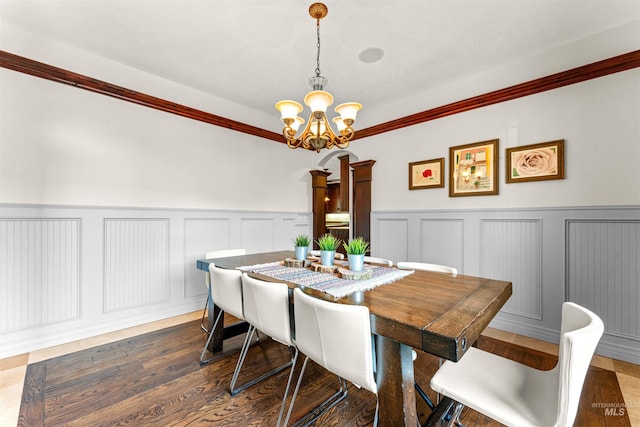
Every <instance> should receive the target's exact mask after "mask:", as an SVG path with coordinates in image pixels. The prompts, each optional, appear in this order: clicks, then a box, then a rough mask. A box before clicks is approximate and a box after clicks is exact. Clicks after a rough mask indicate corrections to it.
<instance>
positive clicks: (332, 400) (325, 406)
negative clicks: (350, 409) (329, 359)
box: [284, 357, 348, 427]
mask: <svg viewBox="0 0 640 427" xmlns="http://www.w3.org/2000/svg"><path fill="white" fill-rule="evenodd" d="M308 362H309V357H305V359H304V363H303V364H302V368H301V369H300V374H299V376H298V382H297V384H296V388H295V390H294V391H293V395H292V396H291V403H289V410H288V411H287V417H286V418H285V420H284V426H285V427H286V426H287V424H288V423H289V418H290V417H291V411H292V410H293V405H294V403H295V401H296V397H297V396H298V391H299V390H300V383H301V382H302V377H303V376H304V371H305V369H306V368H307V363H308ZM338 382H339V383H340V388H339V389H338V391H336V392H335V393H334V394H332V395H331V396H329V397H328V398H327V399H326V400H325V401H324V402H322V403H321V404H319V405H318V406H316V407H315V408H313V409H312V410H311V411H309V412H307V413H306V414H305V415H304V416H303V417H302V418H300V419H299V420H298V421H296V422H295V423H294V424H293V425H292V427H300V426H304V427H308V426H310V425H311V424H313V423H314V422H315V421H316V420H317V419H318V418H320V416H322V415H323V414H324V413H325V412H327V411H328V410H330V409H331V408H333V407H334V406H336V405H337V404H338V403H339V402H341V401H342V400H344V399H345V398H346V397H347V394H348V390H347V382H346V381H345V380H344V379H343V378H340V377H338Z"/></svg>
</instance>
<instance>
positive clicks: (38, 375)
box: [18, 322, 630, 427]
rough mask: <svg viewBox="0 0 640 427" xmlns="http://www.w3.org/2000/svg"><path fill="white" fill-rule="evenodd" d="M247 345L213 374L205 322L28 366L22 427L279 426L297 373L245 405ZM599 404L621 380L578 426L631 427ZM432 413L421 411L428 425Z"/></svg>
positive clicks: (310, 377)
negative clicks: (241, 356) (233, 390)
mask: <svg viewBox="0 0 640 427" xmlns="http://www.w3.org/2000/svg"><path fill="white" fill-rule="evenodd" d="M240 339H241V337H237V338H234V339H233V340H230V341H228V342H227V343H225V352H226V353H227V354H226V355H224V356H223V357H220V359H219V360H216V361H214V362H212V363H210V364H209V365H207V366H205V367H200V365H199V363H198V357H199V352H200V349H201V347H202V345H204V340H205V336H204V334H203V333H202V332H201V331H200V328H199V326H198V322H189V323H185V324H182V325H178V326H174V327H171V328H167V329H163V330H160V331H156V332H151V333H148V334H144V335H140V336H137V337H134V338H130V339H126V340H122V341H118V342H114V343H112V344H106V345H103V346H100V347H95V348H92V349H88V350H83V351H79V352H76V353H72V354H68V355H65V356H60V357H56V358H53V359H49V360H45V361H43V362H39V363H34V364H31V365H29V366H28V368H27V374H26V377H25V385H24V391H23V396H22V405H21V408H20V418H19V422H18V425H19V426H40V425H47V426H58V425H68V426H74V425H76V426H94V425H95V426H98V425H104V426H107V425H108V426H115V425H135V426H140V425H145V426H146V425H162V426H170V425H180V426H191V425H206V426H232V427H244V426H274V425H275V424H276V420H277V418H278V411H279V409H280V402H281V398H282V394H283V392H284V386H285V383H286V379H287V374H288V371H286V370H285V371H283V372H281V373H280V374H278V375H276V376H273V377H271V378H269V379H268V380H265V381H263V382H262V383H260V384H258V385H256V386H254V387H252V388H250V389H248V390H245V391H244V392H242V393H240V394H238V395H237V396H235V397H231V396H230V395H229V391H228V390H229V383H230V381H231V375H232V373H233V370H234V368H235V363H236V360H237V357H238V353H237V349H239V346H240V345H241V341H240ZM478 344H479V347H480V348H483V349H485V350H488V351H491V352H493V353H497V354H500V355H502V356H504V357H508V358H511V359H514V360H518V361H520V362H522V363H526V364H528V365H530V366H533V367H536V368H540V369H550V368H551V367H553V366H554V365H555V361H556V357H554V356H551V355H548V354H545V353H541V352H537V351H535V350H531V349H525V348H523V347H519V346H515V345H512V344H507V343H504V342H501V341H497V340H494V339H490V338H485V337H482V338H481V339H480V340H479V343H478ZM287 357H288V351H287V350H286V349H285V348H284V347H283V346H282V345H280V344H277V343H275V342H273V341H271V340H269V339H264V340H262V342H261V343H260V344H258V345H256V346H254V347H253V348H252V349H251V351H250V352H249V356H248V358H247V362H246V363H245V368H244V369H243V372H242V373H241V376H240V380H239V381H240V382H242V381H243V378H252V377H253V376H255V375H256V374H257V373H261V372H264V370H265V366H275V365H276V364H278V363H282V362H283V361H285V360H286V359H287ZM437 364H438V361H437V359H436V358H435V357H431V356H429V355H425V354H423V353H420V352H419V355H418V359H417V360H416V362H415V370H416V379H417V381H418V382H419V383H420V384H422V385H424V387H423V388H425V390H428V388H429V387H428V384H429V378H430V376H431V375H432V374H433V372H435V370H436V369H437ZM336 386H337V381H336V379H335V376H333V375H330V374H328V373H327V372H325V371H323V370H322V369H321V368H319V367H318V366H316V365H311V366H310V368H308V369H307V373H306V374H305V380H304V382H303V388H302V390H301V394H300V395H299V398H298V400H297V401H296V405H295V408H294V412H293V415H292V420H295V419H297V418H299V417H300V416H302V415H303V414H304V413H306V411H307V410H309V409H311V408H312V407H314V406H315V405H316V404H317V403H318V402H319V399H322V398H323V397H324V396H328V395H330V394H331V393H332V392H333V391H335V387H336ZM593 402H605V403H611V402H619V403H622V402H623V398H622V394H621V392H620V388H619V386H618V382H617V379H616V376H615V374H614V373H613V372H611V371H607V370H603V369H599V368H591V369H590V370H589V374H588V377H587V380H586V383H585V387H584V391H583V394H582V399H581V403H580V409H579V414H578V419H577V421H576V424H575V425H576V426H585V427H591V426H629V425H630V423H629V419H628V417H627V416H626V415H624V416H605V415H604V409H602V408H597V407H594V406H593V405H592V403H593ZM374 410H375V396H374V395H373V394H372V393H370V392H368V391H365V390H360V389H357V388H355V387H353V386H351V387H350V388H349V397H348V398H347V399H346V400H345V401H343V402H341V404H339V406H337V407H336V408H334V409H333V410H332V411H330V412H328V413H327V414H325V415H324V416H323V418H322V419H320V420H319V421H318V422H317V423H316V425H322V426H361V425H362V426H369V425H371V424H372V421H373V415H374ZM428 413H429V410H428V407H427V406H426V405H425V404H424V403H423V402H421V401H419V402H418V414H419V416H420V419H421V420H422V421H424V420H425V419H426V417H427V416H428ZM462 421H463V422H464V423H465V424H466V425H467V426H468V427H471V426H499V425H500V424H498V423H496V422H495V421H492V420H490V419H488V418H487V417H484V416H482V415H480V414H478V413H477V412H474V411H472V410H470V409H468V408H467V409H465V410H464V412H463V416H462Z"/></svg>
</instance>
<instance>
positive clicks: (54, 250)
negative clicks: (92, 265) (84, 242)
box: [0, 218, 81, 341]
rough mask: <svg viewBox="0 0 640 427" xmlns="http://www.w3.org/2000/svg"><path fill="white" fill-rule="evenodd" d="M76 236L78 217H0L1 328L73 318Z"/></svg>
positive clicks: (77, 254) (76, 291)
mask: <svg viewBox="0 0 640 427" xmlns="http://www.w3.org/2000/svg"><path fill="white" fill-rule="evenodd" d="M80 241H81V221H80V219H78V218H59V219H58V218H55V219H54V218H51V219H39V218H33V219H31V218H17V219H11V218H8V219H3V218H0V332H1V331H10V330H14V329H20V328H26V327H31V326H38V325H45V324H49V323H54V322H59V321H62V320H69V319H74V318H77V317H78V315H79V292H80V272H81V262H80V252H81V251H80ZM0 341H2V340H1V339H0Z"/></svg>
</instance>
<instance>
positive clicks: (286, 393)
mask: <svg viewBox="0 0 640 427" xmlns="http://www.w3.org/2000/svg"><path fill="white" fill-rule="evenodd" d="M299 354H300V351H299V350H298V348H297V347H293V354H292V357H291V371H290V372H289V379H288V380H287V387H286V388H285V389H284V396H283V397H282V405H280V414H279V415H278V423H277V424H276V426H277V427H280V422H281V421H282V415H283V414H284V408H285V407H286V406H287V397H288V396H289V389H290V388H291V380H292V379H293V372H294V371H295V369H296V363H297V362H298V355H299ZM294 400H295V397H294V398H293V399H292V400H291V405H292V406H293V401H294ZM288 420H289V416H288V415H287V421H288Z"/></svg>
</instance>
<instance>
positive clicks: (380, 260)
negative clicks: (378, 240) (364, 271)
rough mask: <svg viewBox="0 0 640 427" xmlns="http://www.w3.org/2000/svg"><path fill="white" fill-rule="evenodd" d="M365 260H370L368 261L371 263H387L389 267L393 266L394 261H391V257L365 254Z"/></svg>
mask: <svg viewBox="0 0 640 427" xmlns="http://www.w3.org/2000/svg"><path fill="white" fill-rule="evenodd" d="M364 262H368V263H371V264H380V265H386V266H387V267H392V266H393V261H391V260H390V259H386V258H378V257H375V256H365V257H364Z"/></svg>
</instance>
